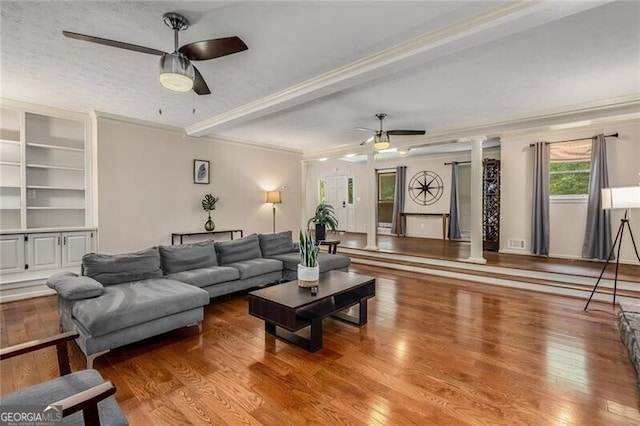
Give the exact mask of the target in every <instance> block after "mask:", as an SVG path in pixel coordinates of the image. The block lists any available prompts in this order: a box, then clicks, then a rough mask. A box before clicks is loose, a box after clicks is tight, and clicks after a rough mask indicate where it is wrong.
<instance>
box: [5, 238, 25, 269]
mask: <svg viewBox="0 0 640 426" xmlns="http://www.w3.org/2000/svg"><path fill="white" fill-rule="evenodd" d="M22 270H24V234H14V235H2V236H0V272H3V273H5V272H20V271H22Z"/></svg>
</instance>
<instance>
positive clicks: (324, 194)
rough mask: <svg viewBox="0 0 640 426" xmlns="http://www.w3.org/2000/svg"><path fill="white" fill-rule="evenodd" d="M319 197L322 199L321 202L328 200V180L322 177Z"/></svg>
mask: <svg viewBox="0 0 640 426" xmlns="http://www.w3.org/2000/svg"><path fill="white" fill-rule="evenodd" d="M318 199H319V200H320V203H319V204H326V202H327V181H326V180H324V179H320V185H319V193H318Z"/></svg>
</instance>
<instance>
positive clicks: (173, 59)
mask: <svg viewBox="0 0 640 426" xmlns="http://www.w3.org/2000/svg"><path fill="white" fill-rule="evenodd" d="M162 20H163V21H164V23H165V24H166V25H167V26H168V27H169V28H171V29H172V30H173V40H174V51H173V53H166V52H163V51H161V50H156V49H152V48H150V47H144V46H138V45H135V44H130V43H124V42H121V41H115V40H109V39H106V38H100V37H94V36H90V35H85V34H78V33H72V32H70V31H62V34H64V35H65V37H69V38H75V39H77V40H83V41H90V42H92V43H97V44H103V45H105V46H111V47H117V48H120V49H127V50H132V51H134V52H141V53H148V54H151V55H158V56H160V57H161V58H160V83H161V84H162V85H163V86H164V87H165V88H167V89H169V90H172V91H174V92H188V91H189V90H192V89H193V91H194V92H195V93H197V94H198V95H208V94H210V93H211V90H209V87H208V86H207V83H205V81H204V78H202V74H200V72H199V71H198V69H197V68H196V67H194V66H193V65H192V64H191V61H206V60H208V59H214V58H219V57H221V56H226V55H231V54H233V53H238V52H242V51H243V50H247V49H248V47H247V45H246V44H244V42H243V41H242V40H241V39H240V38H239V37H235V36H234V37H226V38H217V39H213V40H202V41H196V42H194V43H189V44H185V45H184V46H182V47H180V48H179V47H178V31H183V30H186V29H187V28H189V20H188V19H187V18H185V17H184V16H182V15H180V14H178V13H174V12H169V13H165V14H164V15H163V16H162Z"/></svg>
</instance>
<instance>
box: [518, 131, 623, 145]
mask: <svg viewBox="0 0 640 426" xmlns="http://www.w3.org/2000/svg"><path fill="white" fill-rule="evenodd" d="M604 137H605V138H617V137H618V132H616V133H612V134H610V135H605V136H604ZM593 138H595V136H592V137H590V138H578V139H567V140H566V141H555V142H545V144H546V145H551V144H554V143H563V142H576V141H586V140H587V139H593ZM529 146H536V144H535V143H532V144H529Z"/></svg>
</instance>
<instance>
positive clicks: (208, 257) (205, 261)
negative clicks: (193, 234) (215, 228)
mask: <svg viewBox="0 0 640 426" xmlns="http://www.w3.org/2000/svg"><path fill="white" fill-rule="evenodd" d="M160 257H161V259H162V270H163V271H164V273H165V274H172V273H174V272H182V271H188V270H191V269H200V268H208V267H209V266H218V258H217V257H216V248H215V245H214V243H213V241H212V240H208V241H201V242H198V243H190V244H181V245H176V246H160Z"/></svg>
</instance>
